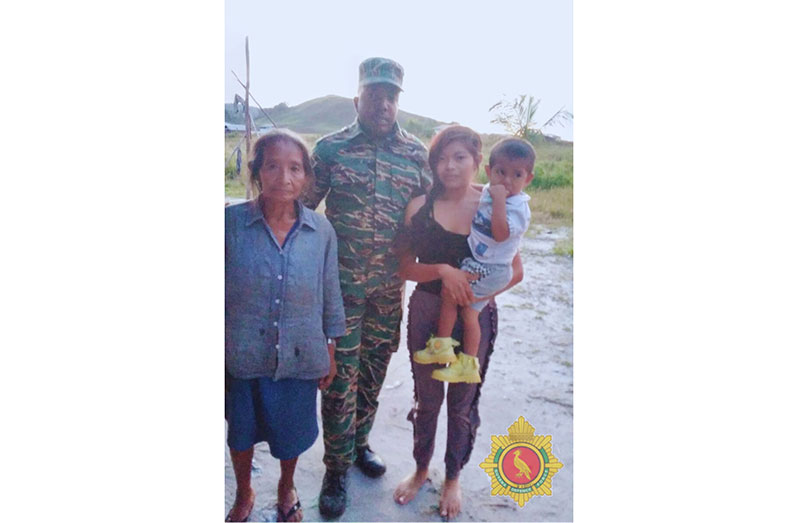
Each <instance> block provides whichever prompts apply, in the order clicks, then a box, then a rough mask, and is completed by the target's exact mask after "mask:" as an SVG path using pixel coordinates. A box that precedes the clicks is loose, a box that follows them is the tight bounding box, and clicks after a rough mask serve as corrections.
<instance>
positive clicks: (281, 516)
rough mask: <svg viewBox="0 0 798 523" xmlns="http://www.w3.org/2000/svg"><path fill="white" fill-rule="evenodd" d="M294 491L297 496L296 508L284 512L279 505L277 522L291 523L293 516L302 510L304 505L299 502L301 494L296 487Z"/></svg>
mask: <svg viewBox="0 0 798 523" xmlns="http://www.w3.org/2000/svg"><path fill="white" fill-rule="evenodd" d="M293 491H294V495H295V496H296V503H294V506H292V507H291V508H290V509H288V512H283V509H281V508H280V504H279V503H277V521H289V520H290V519H291V518H292V517H293V515H294V514H296V513H297V511H298V510H299V509H301V508H302V503H300V502H299V494H298V493H297V491H296V487H295V488H294V489H293Z"/></svg>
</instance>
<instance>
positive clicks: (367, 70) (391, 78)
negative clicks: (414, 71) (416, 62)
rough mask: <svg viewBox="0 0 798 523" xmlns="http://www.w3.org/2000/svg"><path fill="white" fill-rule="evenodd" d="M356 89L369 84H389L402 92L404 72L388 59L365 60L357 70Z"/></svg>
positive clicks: (399, 66)
mask: <svg viewBox="0 0 798 523" xmlns="http://www.w3.org/2000/svg"><path fill="white" fill-rule="evenodd" d="M358 72H359V81H358V88H361V87H365V86H367V85H371V84H391V85H395V86H396V87H398V88H399V90H400V91H401V90H402V78H404V75H405V70H404V69H402V66H401V65H399V64H398V63H396V62H394V61H393V60H391V59H390V58H379V57H374V58H366V59H365V60H363V62H362V63H361V64H360V67H359V68H358Z"/></svg>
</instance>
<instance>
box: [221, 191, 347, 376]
mask: <svg viewBox="0 0 798 523" xmlns="http://www.w3.org/2000/svg"><path fill="white" fill-rule="evenodd" d="M296 205H297V216H298V220H297V223H296V224H295V225H294V227H293V228H292V229H291V231H290V232H289V233H288V236H287V237H286V240H285V245H284V246H283V247H280V245H279V243H278V242H277V239H276V238H275V236H274V234H273V233H272V231H271V229H270V228H269V225H268V224H267V223H266V219H265V218H264V217H263V212H262V210H261V207H260V205H259V203H258V201H257V200H252V201H248V202H244V203H240V204H237V205H231V206H229V207H226V208H225V214H224V217H225V367H226V368H227V370H228V372H230V374H232V375H233V376H234V377H236V378H241V379H250V378H259V377H269V378H272V379H274V380H278V379H282V378H298V379H315V378H320V377H322V376H326V375H327V374H328V372H329V370H330V357H329V354H328V352H327V338H338V337H340V336H343V335H344V333H345V331H346V327H345V316H344V305H343V300H342V298H341V287H340V283H339V281H338V244H337V241H336V237H335V231H334V230H333V228H332V225H330V222H328V221H327V219H326V218H325V217H323V216H322V215H320V214H317V213H315V212H313V211H310V210H308V209H307V208H306V207H304V206H302V205H301V204H299V203H297V204H296Z"/></svg>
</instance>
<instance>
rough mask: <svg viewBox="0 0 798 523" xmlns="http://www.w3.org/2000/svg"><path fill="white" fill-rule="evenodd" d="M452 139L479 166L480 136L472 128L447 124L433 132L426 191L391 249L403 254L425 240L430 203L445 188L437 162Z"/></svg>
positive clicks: (430, 210)
mask: <svg viewBox="0 0 798 523" xmlns="http://www.w3.org/2000/svg"><path fill="white" fill-rule="evenodd" d="M452 142H460V143H461V144H463V146H464V147H465V148H466V149H467V150H468V152H469V153H471V156H472V157H473V158H474V163H475V164H476V165H477V167H479V155H480V154H481V152H482V138H480V137H479V134H477V133H476V132H475V131H473V130H471V129H469V128H468V127H465V126H464V125H450V126H448V127H445V128H443V129H442V130H441V131H440V132H439V133H438V134H436V135H435V136H434V137H433V138H432V141H431V142H430V144H429V167H430V169H431V170H432V187H431V188H430V190H429V193H427V199H426V201H425V202H424V205H422V206H421V208H420V209H419V210H418V212H417V213H416V214H415V215H413V218H412V219H411V220H410V227H403V228H402V229H401V230H400V233H399V235H398V236H397V241H396V243H395V249H396V251H397V253H403V252H406V251H408V250H415V249H413V246H414V245H418V242H424V241H425V236H426V235H425V229H426V227H427V226H426V223H428V220H430V219H432V206H433V204H434V203H435V200H437V199H438V198H439V197H440V196H441V195H442V194H443V193H444V192H445V191H446V187H445V186H444V185H443V183H442V182H441V180H440V178H439V177H438V161H439V160H440V157H441V153H442V152H443V150H444V149H445V148H446V146H448V145H449V144H451V143H452Z"/></svg>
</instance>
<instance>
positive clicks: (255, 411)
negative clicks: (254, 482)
mask: <svg viewBox="0 0 798 523" xmlns="http://www.w3.org/2000/svg"><path fill="white" fill-rule="evenodd" d="M225 381H226V387H225V389H226V390H225V398H224V399H225V401H224V417H225V418H226V419H227V444H228V445H229V446H230V448H231V449H233V450H237V451H244V450H248V449H250V448H252V446H253V445H255V443H259V442H261V441H265V442H267V443H268V444H269V451H270V452H271V455H272V456H274V457H275V458H277V459H280V460H287V459H293V458H296V457H297V456H299V455H300V454H302V453H303V452H305V451H306V450H307V449H309V448H310V446H311V445H313V442H314V441H316V437H318V435H319V426H318V422H317V421H316V394H317V391H318V386H319V380H298V379H282V380H278V381H274V380H272V379H271V378H255V379H249V380H242V379H238V378H233V377H232V376H230V375H229V374H228V375H227V376H226V377H225Z"/></svg>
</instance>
